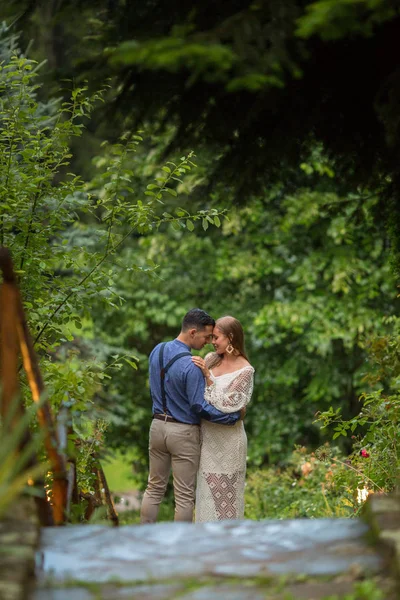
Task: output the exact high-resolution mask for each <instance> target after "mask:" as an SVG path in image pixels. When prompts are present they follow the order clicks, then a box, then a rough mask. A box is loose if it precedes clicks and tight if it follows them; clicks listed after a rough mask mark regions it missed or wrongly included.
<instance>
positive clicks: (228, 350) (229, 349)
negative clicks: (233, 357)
mask: <svg viewBox="0 0 400 600" xmlns="http://www.w3.org/2000/svg"><path fill="white" fill-rule="evenodd" d="M234 349H235V348H234V347H233V346H232V344H231V343H230V342H229V344H228V345H227V347H226V351H227V353H228V354H232V352H233V351H234Z"/></svg>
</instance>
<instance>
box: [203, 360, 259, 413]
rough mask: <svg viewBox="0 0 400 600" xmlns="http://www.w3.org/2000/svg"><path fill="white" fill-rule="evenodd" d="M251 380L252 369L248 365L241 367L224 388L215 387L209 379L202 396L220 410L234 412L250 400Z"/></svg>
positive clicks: (252, 378) (252, 376)
mask: <svg viewBox="0 0 400 600" xmlns="http://www.w3.org/2000/svg"><path fill="white" fill-rule="evenodd" d="M253 382H254V369H253V368H252V367H250V366H249V367H246V368H244V369H242V370H241V371H240V373H238V375H237V376H236V377H235V378H234V379H233V381H231V383H230V384H229V385H228V386H227V387H226V388H223V389H217V387H216V385H215V383H214V382H213V381H212V380H211V385H209V386H206V388H205V390H204V398H205V399H206V400H207V402H209V403H210V404H212V405H213V406H215V408H218V410H220V411H221V412H224V413H232V412H236V411H238V410H241V409H243V408H245V407H246V406H247V404H248V403H249V402H250V399H251V394H252V392H253Z"/></svg>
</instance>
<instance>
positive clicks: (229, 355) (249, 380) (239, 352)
mask: <svg viewBox="0 0 400 600" xmlns="http://www.w3.org/2000/svg"><path fill="white" fill-rule="evenodd" d="M213 344H214V348H215V352H212V353H210V354H208V355H207V356H206V358H205V359H203V358H201V357H200V356H193V358H192V360H193V362H194V363H195V364H196V365H197V366H198V367H200V369H201V370H202V371H203V373H204V376H205V378H206V389H205V393H204V397H205V399H206V400H207V402H209V403H210V404H212V405H213V406H215V407H216V408H218V409H219V410H221V411H222V412H235V411H238V410H242V409H243V412H244V411H245V408H246V406H247V404H248V403H249V401H250V398H251V394H252V391H253V377H254V369H253V367H252V366H251V365H250V363H249V361H248V359H247V356H246V351H245V348H244V334H243V328H242V326H241V324H240V322H239V321H238V320H237V319H235V318H234V317H229V316H227V317H221V318H220V319H218V320H217V321H216V323H215V327H214V330H213ZM201 434H202V447H201V456H200V466H199V471H198V475H197V491H196V522H198V521H221V520H223V519H241V518H243V515H244V481H245V475H246V454H247V437H246V432H245V430H244V426H243V421H242V420H239V421H238V422H237V423H236V424H235V425H233V426H228V425H217V424H215V423H210V422H209V421H204V420H203V421H202V422H201Z"/></svg>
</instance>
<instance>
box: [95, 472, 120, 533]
mask: <svg viewBox="0 0 400 600" xmlns="http://www.w3.org/2000/svg"><path fill="white" fill-rule="evenodd" d="M96 471H97V473H98V477H99V479H100V481H101V485H102V487H103V494H104V498H105V500H106V506H107V513H108V518H109V519H110V520H111V521H112V523H113V525H114V526H115V527H117V526H118V525H119V519H118V515H117V512H116V510H115V507H114V503H113V501H112V498H111V494H110V488H109V487H108V483H107V479H106V476H105V474H104V471H103V467H102V466H101V465H100V464H99V466H98V467H97V469H96Z"/></svg>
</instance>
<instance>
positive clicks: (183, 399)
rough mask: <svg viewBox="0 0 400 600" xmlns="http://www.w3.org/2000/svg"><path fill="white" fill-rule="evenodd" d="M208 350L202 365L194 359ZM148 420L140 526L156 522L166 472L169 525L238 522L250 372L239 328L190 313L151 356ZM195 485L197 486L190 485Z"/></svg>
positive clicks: (227, 321) (241, 509)
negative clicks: (171, 509)
mask: <svg viewBox="0 0 400 600" xmlns="http://www.w3.org/2000/svg"><path fill="white" fill-rule="evenodd" d="M209 343H213V344H214V348H215V352H212V353H210V354H208V355H207V356H206V357H205V359H203V358H201V357H199V356H192V354H191V352H190V351H191V350H192V349H193V350H201V349H202V348H203V347H204V346H205V344H209ZM149 375H150V390H151V397H152V402H153V420H152V424H151V427H150V440H149V455H150V472H149V479H148V485H147V488H146V491H145V493H144V496H143V502H142V508H141V522H142V523H154V522H155V521H156V520H157V514H158V509H159V506H160V503H161V501H162V499H163V497H164V494H165V491H166V488H167V483H168V479H169V476H170V472H171V469H172V474H173V483H174V495H175V521H192V520H193V510H194V505H195V501H196V510H195V520H196V522H198V521H220V520H223V519H240V518H243V514H244V483H245V474H246V452H247V438H246V433H245V430H244V426H243V416H244V413H245V410H246V405H247V404H248V402H249V401H250V398H251V394H252V391H253V377H254V369H253V367H252V366H251V365H250V363H249V361H248V359H247V356H246V352H245V349H244V335H243V329H242V326H241V324H240V322H239V321H238V320H237V319H235V318H234V317H230V316H227V317H222V318H220V319H218V320H217V321H216V322H215V321H214V319H213V318H212V317H210V315H208V314H207V313H206V312H205V311H203V310H200V309H198V308H194V309H192V310H190V311H189V312H188V313H187V314H186V315H185V317H184V319H183V322H182V329H181V332H180V334H179V335H178V337H177V338H176V339H175V340H173V341H171V342H167V343H163V344H158V345H157V346H156V347H155V348H154V350H153V351H152V353H151V355H150V365H149ZM196 484H197V486H196Z"/></svg>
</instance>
